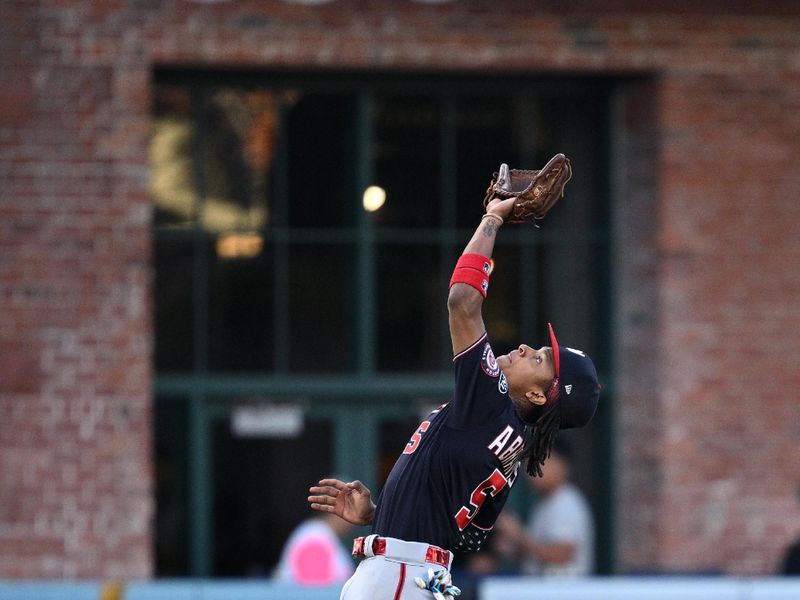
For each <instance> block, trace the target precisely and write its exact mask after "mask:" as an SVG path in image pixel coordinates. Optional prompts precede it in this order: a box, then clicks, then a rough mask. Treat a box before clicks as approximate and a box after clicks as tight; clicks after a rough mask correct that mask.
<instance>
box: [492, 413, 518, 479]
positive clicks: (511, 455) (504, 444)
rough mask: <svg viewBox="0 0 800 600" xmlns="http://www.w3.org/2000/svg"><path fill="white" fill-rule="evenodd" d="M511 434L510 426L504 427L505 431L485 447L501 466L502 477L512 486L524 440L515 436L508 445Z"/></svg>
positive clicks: (511, 428) (512, 429)
mask: <svg viewBox="0 0 800 600" xmlns="http://www.w3.org/2000/svg"><path fill="white" fill-rule="evenodd" d="M513 434H514V428H513V427H511V425H506V427H505V429H503V431H501V432H500V434H499V435H498V436H497V437H496V438H494V440H493V441H492V443H491V444H489V445H488V446H487V448H488V449H489V450H491V451H492V452H494V455H495V456H497V458H498V459H499V460H500V463H501V464H502V465H503V475H504V476H505V477H506V479H508V482H509V484H510V485H513V483H514V480H515V479H516V478H517V467H518V466H519V455H520V454H522V450H523V446H524V440H523V438H522V436H521V435H517V437H516V438H514V441H512V442H511V443H509V440H510V439H511V436H512V435H513Z"/></svg>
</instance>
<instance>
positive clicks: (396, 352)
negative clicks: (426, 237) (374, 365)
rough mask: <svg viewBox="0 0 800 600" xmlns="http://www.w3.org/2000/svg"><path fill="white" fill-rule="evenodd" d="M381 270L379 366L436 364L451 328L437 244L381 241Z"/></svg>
mask: <svg viewBox="0 0 800 600" xmlns="http://www.w3.org/2000/svg"><path fill="white" fill-rule="evenodd" d="M377 272H378V281H377V287H378V369H379V370H381V371H433V370H436V369H438V368H439V367H440V365H441V364H442V361H441V345H440V340H441V337H442V335H445V334H446V332H447V284H446V282H443V281H442V280H441V278H440V276H439V275H440V272H439V261H438V247H436V246H431V245H416V244H410V245H409V244H381V245H379V246H378V250H377ZM447 335H448V336H449V334H447ZM448 362H449V361H448Z"/></svg>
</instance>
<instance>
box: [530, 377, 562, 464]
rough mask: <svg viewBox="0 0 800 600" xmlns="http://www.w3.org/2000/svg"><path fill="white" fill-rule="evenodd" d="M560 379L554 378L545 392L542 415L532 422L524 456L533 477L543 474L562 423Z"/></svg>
mask: <svg viewBox="0 0 800 600" xmlns="http://www.w3.org/2000/svg"><path fill="white" fill-rule="evenodd" d="M558 393H559V390H558V379H554V380H553V383H552V384H551V385H550V388H549V389H548V390H547V393H546V394H545V396H546V398H547V400H546V402H545V406H544V409H543V410H542V411H541V415H540V416H539V418H538V419H536V420H535V422H533V423H532V427H531V437H530V439H529V440H528V443H527V444H526V446H525V450H524V451H523V454H522V457H523V458H527V459H528V466H527V472H528V475H531V476H532V477H541V476H542V465H544V461H545V460H547V458H548V457H549V456H550V449H551V448H552V447H553V442H555V440H556V436H557V435H558V429H559V426H560V425H561V405H560V404H559V402H558Z"/></svg>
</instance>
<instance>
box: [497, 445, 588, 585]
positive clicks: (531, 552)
mask: <svg viewBox="0 0 800 600" xmlns="http://www.w3.org/2000/svg"><path fill="white" fill-rule="evenodd" d="M570 458H571V451H570V449H569V447H568V446H567V445H566V444H565V443H564V442H559V441H556V443H555V445H554V447H553V450H552V452H551V454H550V458H548V459H547V461H546V462H545V464H544V466H543V467H542V471H543V473H542V476H541V477H530V478H528V482H529V484H530V485H531V486H532V487H533V488H534V489H535V490H536V491H537V492H538V494H539V495H540V497H541V498H540V501H539V502H538V503H537V504H536V506H535V507H534V508H533V510H532V512H531V515H530V517H529V519H528V524H527V527H524V526H523V524H522V523H521V522H520V521H519V519H517V518H516V517H514V516H513V515H511V514H506V515H501V516H500V518H499V519H498V523H497V526H498V528H499V532H498V533H499V535H502V536H504V537H506V538H507V539H508V540H510V541H511V543H513V544H514V545H515V546H516V549H517V552H518V555H519V557H520V561H521V568H520V571H521V573H522V574H525V575H542V576H546V577H550V576H552V577H583V576H587V575H591V574H592V573H593V571H594V519H593V517H592V513H591V510H590V508H589V505H588V503H587V502H586V499H585V498H584V496H583V494H582V493H581V492H580V490H578V488H577V487H576V486H575V485H574V484H573V483H572V482H571V481H570Z"/></svg>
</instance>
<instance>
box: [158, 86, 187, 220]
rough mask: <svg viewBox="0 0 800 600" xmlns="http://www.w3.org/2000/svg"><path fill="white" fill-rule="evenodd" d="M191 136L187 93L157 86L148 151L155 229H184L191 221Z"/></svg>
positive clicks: (184, 90) (182, 89)
mask: <svg viewBox="0 0 800 600" xmlns="http://www.w3.org/2000/svg"><path fill="white" fill-rule="evenodd" d="M194 132H195V126H194V122H193V120H192V97H191V93H190V91H189V90H188V89H187V88H184V87H178V86H157V87H156V88H155V93H154V114H153V124H152V128H151V131H150V150H149V153H150V154H149V162H150V194H151V195H152V197H153V203H154V208H155V215H154V222H155V225H156V226H157V227H165V226H173V227H174V226H183V227H187V226H190V225H191V224H192V222H193V221H194V218H195V211H196V209H197V206H196V204H197V199H196V196H195V194H196V190H195V181H194V172H193V170H192V136H193V135H194Z"/></svg>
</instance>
